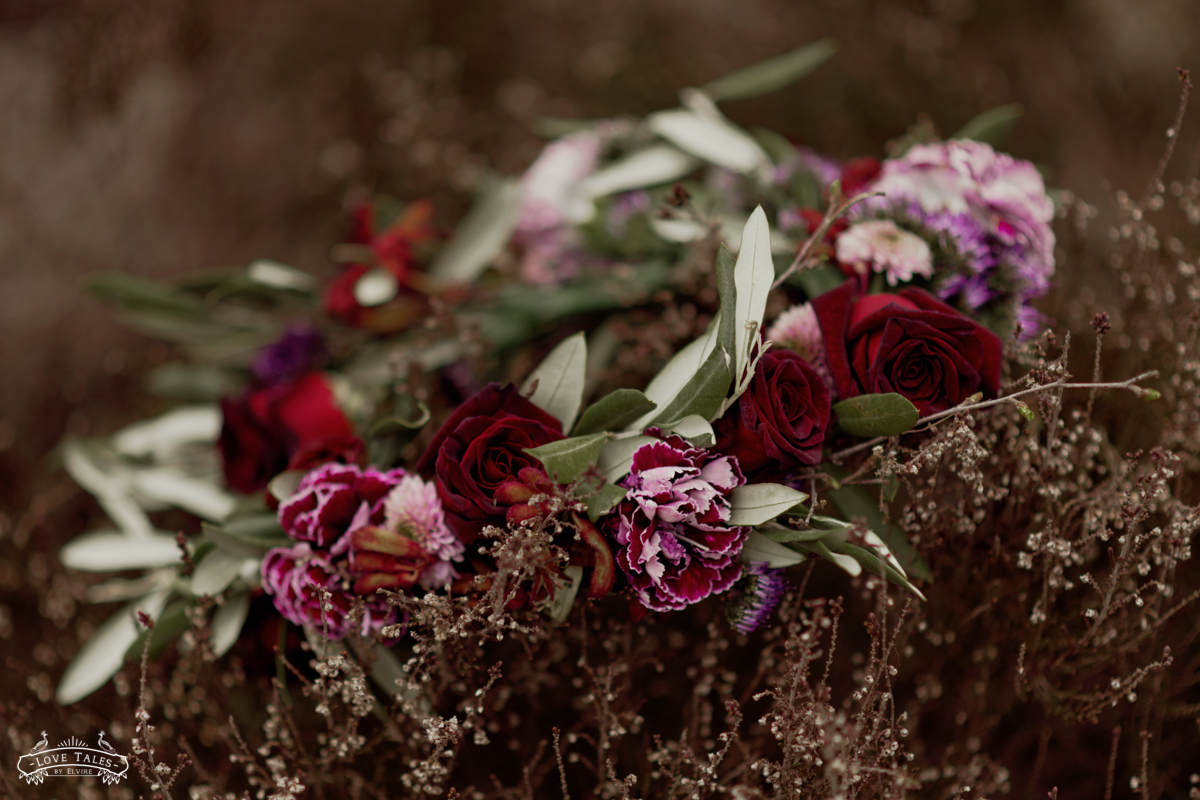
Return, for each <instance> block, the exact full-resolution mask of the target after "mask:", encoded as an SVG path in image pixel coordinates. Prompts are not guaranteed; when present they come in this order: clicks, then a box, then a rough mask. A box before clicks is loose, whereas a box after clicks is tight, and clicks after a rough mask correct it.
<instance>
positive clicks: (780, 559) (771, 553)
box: [741, 531, 805, 569]
mask: <svg viewBox="0 0 1200 800" xmlns="http://www.w3.org/2000/svg"><path fill="white" fill-rule="evenodd" d="M804 558H805V556H804V554H803V553H799V552H797V551H795V550H793V549H792V548H790V547H788V546H786V545H783V544H780V543H778V542H773V541H771V540H770V539H768V538H767V537H766V536H763V535H762V534H761V533H759V532H758V531H750V535H749V536H748V537H747V538H746V543H745V544H744V545H742V552H741V559H742V561H746V562H748V563H762V564H766V565H767V566H768V567H771V568H772V569H780V568H782V567H790V566H792V565H793V564H799V563H800V562H802V561H804Z"/></svg>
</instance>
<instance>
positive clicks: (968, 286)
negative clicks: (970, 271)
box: [937, 275, 992, 311]
mask: <svg viewBox="0 0 1200 800" xmlns="http://www.w3.org/2000/svg"><path fill="white" fill-rule="evenodd" d="M937 296H938V297H940V298H941V299H943V300H949V299H950V298H952V297H959V298H961V299H962V301H963V305H964V306H965V307H966V309H967V310H968V311H974V310H976V309H977V308H979V307H980V306H982V305H983V304H985V303H986V302H988V301H989V300H991V299H992V290H991V289H989V288H988V284H987V279H986V278H983V277H981V276H979V275H954V276H952V277H951V278H949V279H948V280H946V282H945V283H943V284H942V285H941V287H940V288H939V289H938V291H937Z"/></svg>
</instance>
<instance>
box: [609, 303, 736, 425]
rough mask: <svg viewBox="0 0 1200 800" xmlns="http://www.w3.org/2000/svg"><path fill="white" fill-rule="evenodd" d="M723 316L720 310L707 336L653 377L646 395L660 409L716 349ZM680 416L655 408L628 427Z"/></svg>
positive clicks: (707, 331)
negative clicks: (665, 413) (671, 415)
mask: <svg viewBox="0 0 1200 800" xmlns="http://www.w3.org/2000/svg"><path fill="white" fill-rule="evenodd" d="M722 316H723V315H722V314H721V312H720V311H718V312H717V315H716V316H715V317H713V319H712V321H711V322H709V323H708V330H706V331H705V332H704V335H703V336H698V337H697V338H696V339H695V340H694V341H692V342H691V343H690V344H688V346H687V347H685V348H683V349H682V350H680V351H679V352H678V353H676V354H675V355H674V356H673V357H672V358H671V360H670V361H668V362H667V364H666V366H664V367H663V368H662V369H661V370H660V371H659V373H658V374H657V375H655V376H654V377H653V378H652V379H651V380H650V384H649V385H648V386H647V387H646V397H648V398H650V399H651V400H652V401H654V402H655V403H657V404H658V407H659V408H663V407H665V406H667V405H669V404H671V403H673V402H674V400H675V398H676V397H677V396H678V395H679V392H680V390H682V389H683V387H684V386H686V385H687V384H688V382H689V381H691V380H692V379H693V378H694V377H695V376H696V374H697V373H698V372H699V371H700V369H701V367H702V366H704V364H705V362H706V360H707V359H708V358H709V357H710V356H711V355H712V354H713V352H714V351H715V350H716V347H717V344H718V342H719V340H718V336H719V331H720V328H721V319H722ZM679 416H681V415H678V414H677V415H676V416H674V417H664V416H663V413H662V412H659V411H657V410H656V411H655V412H652V413H650V414H646V415H644V416H642V417H640V418H639V419H638V420H637V421H636V422H634V423H632V424H631V425H629V427H627V428H626V430H631V431H633V430H641V429H643V428H645V427H646V426H647V425H649V424H650V422H651V421H652V420H662V419H666V420H668V421H670V420H674V419H678V418H679Z"/></svg>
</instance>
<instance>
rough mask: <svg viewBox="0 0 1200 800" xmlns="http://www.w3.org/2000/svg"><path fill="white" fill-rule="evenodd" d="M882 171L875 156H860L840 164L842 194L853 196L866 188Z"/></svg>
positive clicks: (881, 166)
mask: <svg viewBox="0 0 1200 800" xmlns="http://www.w3.org/2000/svg"><path fill="white" fill-rule="evenodd" d="M882 171H883V165H882V164H880V163H879V159H877V158H871V156H860V157H859V158H852V159H850V160H849V161H847V162H846V163H845V164H843V165H842V196H843V197H853V196H854V195H856V194H858V193H859V192H861V191H864V190H866V189H867V188H869V187H870V185H871V184H872V183H874V182H875V179H876V178H878V177H879V173H880V172H882Z"/></svg>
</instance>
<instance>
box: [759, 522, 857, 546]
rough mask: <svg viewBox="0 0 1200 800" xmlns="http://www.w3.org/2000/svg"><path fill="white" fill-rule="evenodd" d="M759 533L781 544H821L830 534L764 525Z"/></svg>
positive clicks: (824, 531)
mask: <svg viewBox="0 0 1200 800" xmlns="http://www.w3.org/2000/svg"><path fill="white" fill-rule="evenodd" d="M847 527H849V526H847ZM758 532H759V533H761V534H762V535H763V536H765V537H767V538H768V539H770V540H771V541H772V542H778V543H779V544H788V543H789V542H819V541H820V540H822V539H824V538H825V537H827V536H828V535H829V533H830V532H829V531H827V530H821V529H818V528H810V529H809V530H805V531H798V530H795V529H793V528H785V527H783V526H782V525H762V526H760V527H759V528H758Z"/></svg>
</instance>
